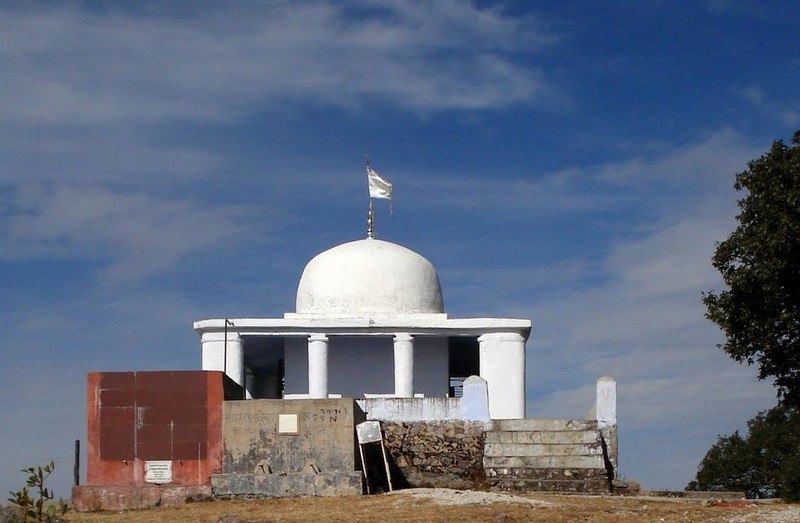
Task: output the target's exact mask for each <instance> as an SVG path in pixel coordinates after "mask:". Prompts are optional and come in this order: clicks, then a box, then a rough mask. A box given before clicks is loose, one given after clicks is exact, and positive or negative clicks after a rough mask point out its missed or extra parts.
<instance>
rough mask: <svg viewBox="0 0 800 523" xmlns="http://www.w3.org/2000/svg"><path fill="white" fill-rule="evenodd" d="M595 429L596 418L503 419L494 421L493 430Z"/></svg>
mask: <svg viewBox="0 0 800 523" xmlns="http://www.w3.org/2000/svg"><path fill="white" fill-rule="evenodd" d="M565 430H570V431H572V430H597V420H588V419H535V418H531V419H504V420H497V421H495V422H494V427H493V431H528V432H530V431H565Z"/></svg>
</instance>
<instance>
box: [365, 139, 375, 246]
mask: <svg viewBox="0 0 800 523" xmlns="http://www.w3.org/2000/svg"><path fill="white" fill-rule="evenodd" d="M364 166H365V167H366V169H367V174H369V156H368V155H367V153H364ZM367 238H372V239H373V240H374V239H375V218H374V215H373V212H372V197H371V196H370V198H369V213H367Z"/></svg>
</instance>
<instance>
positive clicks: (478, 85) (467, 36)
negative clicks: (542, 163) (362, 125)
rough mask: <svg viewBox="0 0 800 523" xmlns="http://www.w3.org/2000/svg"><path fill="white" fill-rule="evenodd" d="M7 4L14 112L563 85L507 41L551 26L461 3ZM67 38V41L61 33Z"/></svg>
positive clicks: (54, 120)
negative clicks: (182, 8) (179, 7)
mask: <svg viewBox="0 0 800 523" xmlns="http://www.w3.org/2000/svg"><path fill="white" fill-rule="evenodd" d="M187 11H189V12H188V13H185V12H184V13H181V14H182V16H181V17H180V18H178V17H176V16H174V15H175V13H171V12H169V9H168V8H165V9H163V10H160V9H151V10H147V9H140V10H128V9H124V8H122V7H117V8H114V7H111V8H107V9H103V10H94V11H90V10H81V9H78V8H75V7H67V8H53V7H30V6H28V7H25V8H12V7H6V8H4V9H3V16H2V17H1V18H0V34H2V35H3V39H4V45H3V46H2V47H0V49H1V50H0V60H2V61H3V63H4V64H6V66H5V67H4V74H3V77H2V79H0V89H2V91H3V92H4V102H5V103H3V104H2V108H0V116H2V118H3V120H5V121H6V122H16V123H17V124H18V125H33V126H77V125H115V124H118V123H119V122H123V121H124V122H126V125H135V124H137V123H138V124H142V123H152V122H157V121H171V120H180V119H191V120H198V119H210V120H227V119H230V118H238V117H242V116H246V115H247V114H249V113H251V112H252V111H253V110H254V109H255V108H256V107H261V108H264V107H275V106H276V104H278V103H281V102H286V101H297V102H301V103H303V104H312V105H317V104H322V105H335V106H341V107H361V106H363V105H364V104H368V103H369V102H370V100H379V101H381V102H388V103H393V104H396V105H397V106H399V107H403V108H409V109H415V110H422V111H438V110H443V109H486V108H494V107H503V106H507V105H509V104H515V103H524V104H541V103H543V102H545V101H553V100H554V99H557V96H555V94H554V93H553V92H552V90H551V88H550V87H549V84H548V81H546V79H545V78H544V77H543V75H542V74H541V73H539V72H537V71H536V70H535V69H532V68H530V67H527V66H523V65H519V64H516V63H515V61H514V60H513V56H512V54H509V51H515V50H520V49H524V50H525V51H529V52H530V51H535V50H537V49H539V48H541V47H542V46H543V45H545V44H546V43H548V42H549V41H551V40H552V39H553V38H552V37H551V36H550V35H549V34H547V33H546V32H545V31H544V30H543V29H542V28H541V27H539V26H537V25H536V24H535V20H532V19H530V18H527V19H524V18H523V19H520V18H511V17H507V16H504V14H503V13H502V12H500V11H498V10H488V9H479V8H477V7H475V6H473V5H471V4H469V3H464V2H436V3H433V4H424V5H415V4H413V3H407V2H394V3H377V4H375V5H373V6H367V7H366V8H360V7H359V4H356V3H353V4H350V3H346V2H345V3H328V2H287V3H274V4H272V5H270V7H269V9H255V8H254V6H249V5H248V4H235V5H232V6H230V8H227V7H226V9H217V10H208V9H203V10H201V9H196V10H195V9H191V8H189V9H187ZM65 43H66V45H65Z"/></svg>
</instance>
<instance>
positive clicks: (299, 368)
mask: <svg viewBox="0 0 800 523" xmlns="http://www.w3.org/2000/svg"><path fill="white" fill-rule="evenodd" d="M328 338H329V341H328V392H330V393H335V394H341V395H342V396H343V397H363V395H364V393H372V394H393V393H394V341H393V337H392V336H380V337H377V336H333V335H331V336H328ZM307 340H308V338H307V337H287V338H286V343H285V345H284V364H285V371H286V390H285V392H286V393H287V394H303V393H307V392H308V341H307ZM447 379H448V372H447V338H446V337H415V338H414V392H415V393H422V394H424V395H425V396H447V391H448V382H447Z"/></svg>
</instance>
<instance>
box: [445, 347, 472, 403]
mask: <svg viewBox="0 0 800 523" xmlns="http://www.w3.org/2000/svg"><path fill="white" fill-rule="evenodd" d="M447 361H448V369H449V371H448V376H449V378H450V379H449V382H450V383H449V389H448V390H449V393H448V396H449V397H451V398H460V397H461V393H462V389H463V383H464V380H465V379H467V378H468V377H470V376H473V375H476V376H477V375H478V374H479V372H480V356H479V352H478V338H477V336H452V337H450V338H448V343H447Z"/></svg>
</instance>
